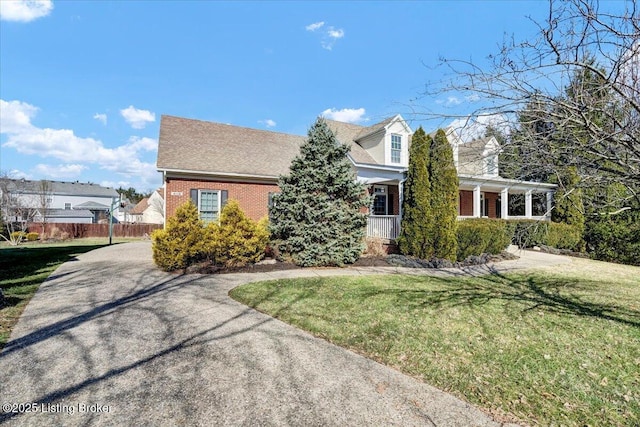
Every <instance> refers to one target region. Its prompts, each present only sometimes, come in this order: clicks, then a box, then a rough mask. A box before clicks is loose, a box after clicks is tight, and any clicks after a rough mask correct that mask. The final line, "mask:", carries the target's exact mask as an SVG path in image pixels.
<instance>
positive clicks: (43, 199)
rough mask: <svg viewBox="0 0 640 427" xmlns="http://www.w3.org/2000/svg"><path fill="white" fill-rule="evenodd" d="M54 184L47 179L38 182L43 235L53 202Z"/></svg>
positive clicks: (39, 210)
mask: <svg viewBox="0 0 640 427" xmlns="http://www.w3.org/2000/svg"><path fill="white" fill-rule="evenodd" d="M52 190H53V188H52V185H51V182H49V181H47V180H44V179H43V180H41V181H40V182H39V183H38V212H39V213H40V216H39V217H38V218H39V221H38V222H39V223H40V226H41V227H42V236H44V235H45V231H46V227H47V220H48V219H49V208H50V207H51V202H52V197H53V195H52Z"/></svg>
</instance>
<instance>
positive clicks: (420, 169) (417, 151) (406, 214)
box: [397, 127, 433, 259]
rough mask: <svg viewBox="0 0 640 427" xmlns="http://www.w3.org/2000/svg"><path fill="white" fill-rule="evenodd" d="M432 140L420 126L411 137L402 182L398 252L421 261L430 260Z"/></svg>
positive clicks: (431, 253) (431, 251)
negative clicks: (430, 165) (430, 167)
mask: <svg viewBox="0 0 640 427" xmlns="http://www.w3.org/2000/svg"><path fill="white" fill-rule="evenodd" d="M431 143H432V138H431V137H430V136H429V135H427V134H426V133H425V132H424V130H423V129H422V127H420V128H418V130H416V132H415V133H414V134H413V137H412V138H411V146H410V147H409V170H408V172H407V180H406V181H405V183H404V197H403V200H402V223H401V232H400V236H399V238H398V241H397V243H398V247H399V248H400V252H402V253H403V254H405V255H412V256H415V257H418V258H422V259H430V258H432V257H433V241H432V240H431V238H432V231H431V229H432V223H431V188H430V187H431V184H430V180H429V157H430V155H429V150H430V148H431Z"/></svg>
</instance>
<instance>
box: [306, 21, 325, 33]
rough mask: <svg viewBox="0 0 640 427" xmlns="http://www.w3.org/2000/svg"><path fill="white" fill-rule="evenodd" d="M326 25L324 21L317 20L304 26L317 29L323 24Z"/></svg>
mask: <svg viewBox="0 0 640 427" xmlns="http://www.w3.org/2000/svg"><path fill="white" fill-rule="evenodd" d="M323 25H324V21H320V22H315V23H313V24H309V25H307V26H306V27H304V28H305V29H306V30H307V31H315V30H317V29H319V28H322V26H323Z"/></svg>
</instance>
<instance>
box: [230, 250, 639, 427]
mask: <svg viewBox="0 0 640 427" xmlns="http://www.w3.org/2000/svg"><path fill="white" fill-rule="evenodd" d="M231 296H232V297H233V298H235V299H237V300H238V301H241V302H244V303H245V304H248V305H250V306H253V307H256V308H257V309H258V310H260V311H263V312H266V313H269V314H271V315H273V316H274V317H277V318H279V319H282V320H283V321H285V322H288V323H291V324H293V325H296V326H298V327H300V328H302V329H305V330H307V331H310V332H311V333H313V334H315V335H317V336H320V337H322V338H325V339H327V340H329V341H331V342H333V343H335V344H338V345H340V346H343V347H346V348H349V349H352V350H354V351H356V352H358V353H361V354H364V355H366V356H368V357H371V358H373V359H375V360H378V361H380V362H382V363H384V364H387V365H389V366H393V367H395V368H397V369H399V370H401V371H403V372H405V373H407V374H409V375H412V376H415V377H418V378H421V379H423V380H424V381H426V382H427V383H430V384H432V385H435V386H437V387H439V388H441V389H443V390H447V391H450V392H452V393H453V394H455V395H457V396H459V397H461V398H463V399H465V400H467V401H469V402H472V403H474V404H476V405H478V406H479V407H481V408H484V410H485V411H487V412H489V413H491V414H493V415H494V416H497V417H498V418H501V419H504V420H513V421H517V420H518V421H520V422H523V423H525V424H534V425H593V426H600V425H629V426H637V425H640V268H637V267H626V266H618V265H615V264H607V263H598V262H593V261H588V260H575V261H574V262H573V263H572V264H571V265H570V266H567V267H555V269H553V270H552V269H549V270H543V271H538V272H532V273H527V274H525V273H522V274H510V275H507V276H485V277H482V278H463V279H461V278H433V277H422V276H401V275H389V276H369V277H327V278H314V279H298V280H283V281H270V282H261V283H254V284H249V285H245V286H241V287H239V288H236V289H234V290H232V292H231Z"/></svg>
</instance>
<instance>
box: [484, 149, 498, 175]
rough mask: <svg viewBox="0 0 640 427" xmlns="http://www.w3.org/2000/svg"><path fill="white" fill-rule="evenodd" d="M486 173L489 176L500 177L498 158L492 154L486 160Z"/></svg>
mask: <svg viewBox="0 0 640 427" xmlns="http://www.w3.org/2000/svg"><path fill="white" fill-rule="evenodd" d="M485 171H486V173H487V175H491V176H496V175H498V156H496V155H494V154H491V155H489V156H487V157H486V158H485Z"/></svg>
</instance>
